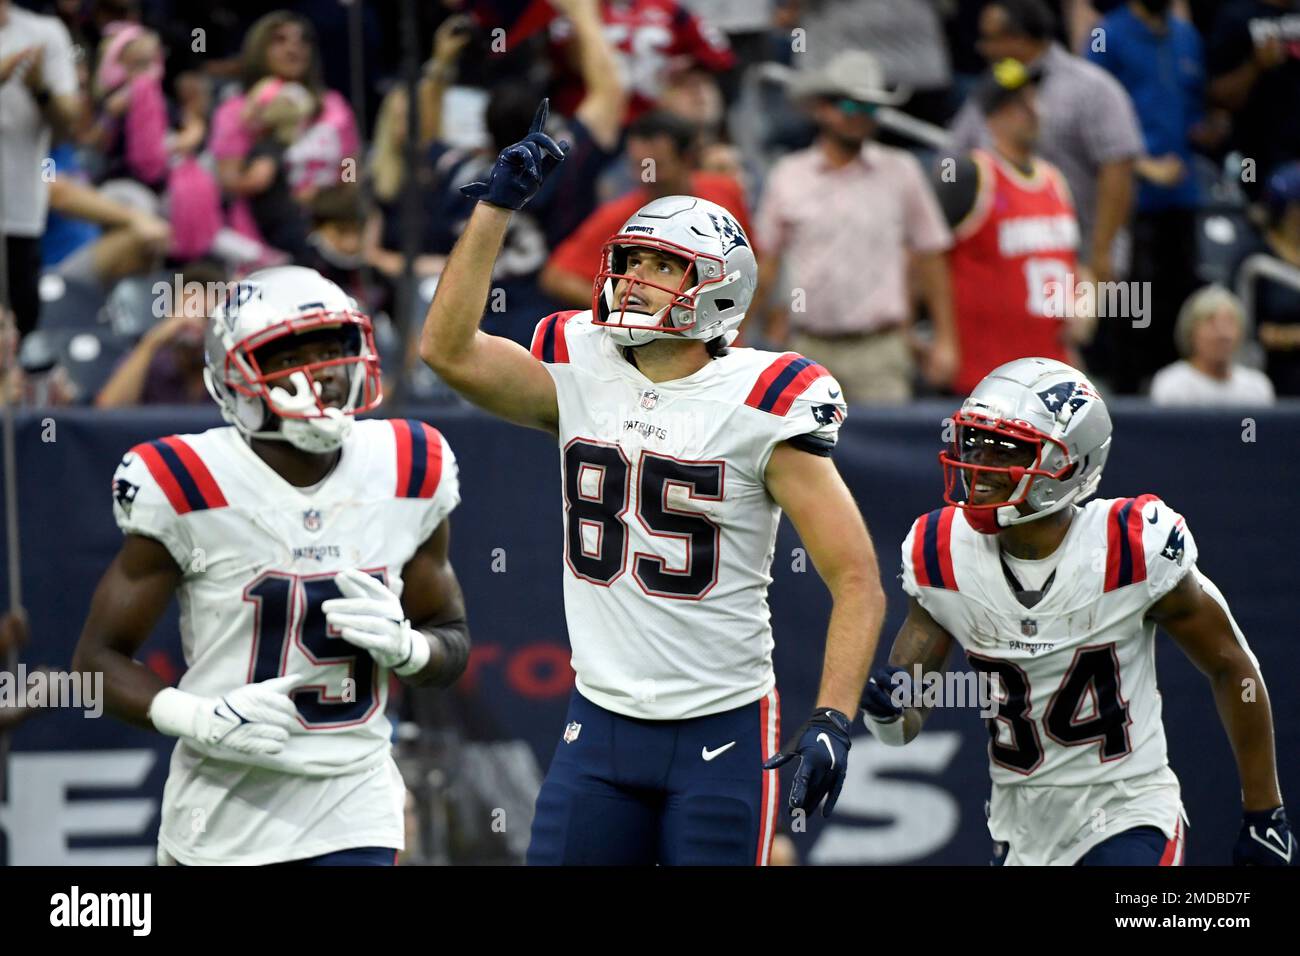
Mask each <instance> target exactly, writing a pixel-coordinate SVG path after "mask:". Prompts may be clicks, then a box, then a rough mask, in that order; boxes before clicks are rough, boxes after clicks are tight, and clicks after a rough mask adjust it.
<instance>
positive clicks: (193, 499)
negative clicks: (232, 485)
mask: <svg viewBox="0 0 1300 956" xmlns="http://www.w3.org/2000/svg"><path fill="white" fill-rule="evenodd" d="M131 451H132V452H133V453H134V454H136V455H139V456H140V458H141V460H143V461H144V463H145V466H146V467H147V468H148V469H149V474H151V475H153V480H154V481H156V482H158V487H159V488H161V489H162V492H163V494H164V495H166V496H167V500H168V502H170V503H171V506H172V508H173V509H175V511H176V513H177V514H178V515H183V514H188V513H189V512H191V511H206V510H208V509H209V508H224V507H226V504H227V502H226V498H225V496H224V495H223V494H222V493H221V489H220V488H219V487H217V481H216V479H215V478H213V477H212V472H210V471H209V470H208V466H207V465H205V464H203V460H202V459H201V458H199V456H198V454H197V453H196V452H195V451H194V449H193V448H191V447H190V446H189V445H187V444H185V442H184V441H182V440H181V439H180V437H179V436H176V435H170V436H168V437H167V438H159V439H156V440H155V441H150V442H145V443H144V444H141V445H136V446H135V447H134V448H132V449H131Z"/></svg>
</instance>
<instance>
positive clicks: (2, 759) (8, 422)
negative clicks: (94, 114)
mask: <svg viewBox="0 0 1300 956" xmlns="http://www.w3.org/2000/svg"><path fill="white" fill-rule="evenodd" d="M3 157H4V151H3V150H2V149H0V183H2V182H5V181H6V180H5V170H4V166H3V162H4V160H3ZM4 217H5V213H4V190H3V187H0V303H3V304H4V306H5V308H6V309H8V307H9V235H8V233H7V232H6V227H5V224H4V222H5V218H4ZM10 311H11V312H12V310H10ZM13 323H14V328H15V332H16V331H17V326H18V316H17V315H14V316H13ZM14 361H15V362H16V361H17V355H16V354H15V356H14ZM8 366H9V354H8V350H6V351H5V352H4V354H0V382H4V383H5V384H4V387H2V388H0V391H2V392H4V394H2V395H0V405H2V406H3V408H4V420H3V432H4V434H3V441H4V483H5V557H6V559H7V560H6V565H7V567H8V570H9V610H10V612H12V613H17V614H21V613H22V609H23V590H22V587H23V582H22V563H21V556H20V554H19V549H18V545H19V541H18V469H17V467H16V465H15V457H14V410H13V406H12V405H11V404H10V403H9V394H8V392H9V390H8V384H7V383H8V373H9V367H8ZM4 667H5V670H7V671H9V672H10V673H11V674H12V673H16V672H17V670H18V648H17V647H11V648H9V650H8V653H7V654H6V655H5V661H4ZM8 786H9V731H7V730H5V729H3V728H0V801H4V800H7V799H8V797H9V790H8Z"/></svg>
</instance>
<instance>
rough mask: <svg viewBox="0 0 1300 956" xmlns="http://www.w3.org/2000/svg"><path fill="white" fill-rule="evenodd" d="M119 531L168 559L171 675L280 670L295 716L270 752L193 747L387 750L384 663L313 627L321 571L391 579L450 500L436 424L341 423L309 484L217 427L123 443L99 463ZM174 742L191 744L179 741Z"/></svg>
mask: <svg viewBox="0 0 1300 956" xmlns="http://www.w3.org/2000/svg"><path fill="white" fill-rule="evenodd" d="M113 499H114V503H113V511H114V515H115V517H116V518H117V523H118V525H119V526H120V527H121V529H122V530H123V531H124V532H127V533H131V534H139V535H144V536H146V537H149V538H153V539H155V540H157V541H159V542H161V543H162V544H163V545H164V546H165V547H166V548H167V550H168V551H169V552H170V553H171V555H172V557H173V558H174V559H175V561H176V563H177V565H178V566H179V567H180V568H181V570H182V571H183V573H184V577H183V579H182V582H181V585H180V588H179V591H178V597H179V600H180V610H181V618H180V629H181V642H182V647H183V651H184V656H185V663H186V665H187V670H186V671H185V674H184V676H183V677H182V678H181V680H180V684H179V686H180V688H181V689H182V690H185V691H189V692H192V693H195V694H201V695H204V696H220V695H222V694H225V693H228V692H229V691H231V690H233V689H235V688H236V687H240V686H242V685H244V684H247V683H252V682H259V681H263V680H267V679H268V678H272V677H278V676H280V675H284V674H299V675H302V677H303V680H302V684H301V686H300V688H299V689H297V690H295V691H294V692H293V699H294V703H295V704H296V705H297V708H298V720H299V723H300V724H301V728H300V729H299V731H298V732H296V733H294V734H293V735H292V736H291V737H290V738H289V741H288V743H287V744H286V746H285V748H284V750H283V751H281V753H279V754H278V755H276V756H273V757H260V758H258V757H240V756H238V755H233V754H230V753H227V752H218V753H214V754H208V756H216V757H219V759H221V760H223V761H239V762H244V763H248V764H253V765H257V766H260V767H264V768H267V769H272V770H279V771H283V772H286V773H291V774H302V775H307V776H334V775H339V774H346V773H350V772H353V771H357V770H361V769H363V768H365V767H367V766H370V765H374V764H375V763H377V762H379V761H380V760H381V759H382V758H383V757H384V756H386V755H387V753H388V750H389V736H390V727H389V723H388V720H387V718H386V717H385V714H384V710H385V705H386V702H387V696H388V689H387V688H388V674H387V672H386V671H384V670H383V669H382V668H380V667H379V666H378V665H377V664H375V663H374V661H373V660H372V658H371V657H370V655H369V654H368V653H366V652H365V651H362V650H359V649H358V648H356V647H354V646H352V645H351V644H349V643H348V642H347V641H344V640H343V639H342V638H341V637H338V636H336V635H332V634H330V633H329V632H328V629H327V625H326V622H325V615H324V613H323V612H322V611H321V604H322V602H324V601H326V600H328V599H329V598H332V597H341V596H342V595H341V594H340V593H339V591H338V588H337V586H336V585H335V584H334V580H333V579H334V575H335V574H336V573H337V572H339V571H341V570H343V569H345V568H361V569H364V570H366V571H368V572H370V573H371V574H373V575H375V576H377V577H379V578H380V579H381V580H383V581H385V582H386V583H387V584H388V586H389V587H390V588H392V589H393V591H395V592H396V593H397V594H399V595H400V594H401V593H402V588H403V584H402V577H401V575H402V569H403V567H404V566H405V565H406V563H407V562H408V561H409V560H410V559H411V557H412V556H413V555H414V553H415V551H416V549H418V548H419V547H420V545H421V544H423V543H424V542H425V541H426V540H427V539H428V538H429V536H430V535H431V534H432V533H433V531H434V529H435V528H436V527H437V526H438V524H439V523H440V522H441V521H442V520H443V518H445V517H446V516H447V515H448V514H449V513H450V512H451V510H452V509H453V508H455V506H456V504H457V503H458V502H459V490H458V480H457V472H456V462H455V458H454V456H453V455H452V453H451V449H450V447H449V446H448V445H447V443H446V441H445V440H444V439H443V438H442V436H441V435H440V434H439V433H438V432H437V431H436V430H435V429H433V428H431V427H430V426H428V425H426V424H424V423H422V422H418V421H410V420H399V419H394V420H378V419H376V420H368V421H358V422H356V423H355V425H354V427H353V429H352V431H351V433H350V434H349V436H348V438H347V440H346V442H345V443H344V445H343V449H342V455H341V456H340V458H339V462H338V464H337V466H336V467H335V469H334V471H333V472H332V473H330V474H329V475H328V476H327V477H326V478H325V480H324V481H323V482H322V483H321V484H319V485H318V486H316V487H315V488H314V489H313V490H311V491H310V492H309V491H307V490H304V489H300V488H295V487H294V486H292V485H290V484H289V483H288V482H286V481H285V480H284V479H283V478H281V477H280V475H279V474H278V473H276V472H275V471H274V470H273V469H272V468H271V467H270V466H269V465H267V464H266V463H265V462H264V461H262V459H261V458H259V457H258V456H257V454H256V453H254V452H253V450H252V449H251V448H250V447H249V445H248V443H247V442H246V441H245V440H244V439H243V438H242V437H241V436H240V434H239V433H238V432H237V431H236V430H235V429H234V428H232V427H222V428H214V429H211V430H209V431H206V432H203V433H201V434H195V435H173V436H171V437H169V438H162V439H159V440H157V441H152V442H146V443H144V444H141V445H137V446H135V447H134V448H132V449H131V451H130V452H128V453H127V455H126V456H125V457H124V458H123V460H122V464H121V465H120V466H119V467H118V469H117V473H116V474H115V475H114V478H113ZM183 746H185V747H186V748H189V749H191V750H193V751H196V752H200V753H202V752H203V748H201V747H199V745H197V744H194V743H192V742H186V743H185V744H184V745H183Z"/></svg>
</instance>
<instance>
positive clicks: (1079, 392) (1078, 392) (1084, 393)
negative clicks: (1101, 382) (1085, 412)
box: [1038, 382, 1101, 414]
mask: <svg viewBox="0 0 1300 956" xmlns="http://www.w3.org/2000/svg"><path fill="white" fill-rule="evenodd" d="M1038 397H1039V399H1040V400H1041V401H1042V403H1043V404H1044V405H1046V406H1047V410H1048V411H1049V412H1051V413H1052V414H1056V412H1058V411H1060V409H1061V408H1063V407H1064V406H1066V405H1069V406H1070V408H1071V409H1072V410H1073V411H1076V412H1077V411H1078V410H1079V409H1080V408H1082V407H1083V406H1084V405H1085V404H1087V402H1088V399H1090V398H1100V397H1101V396H1099V395H1098V394H1097V393H1096V392H1094V391H1093V390H1092V386H1090V385H1089V384H1088V383H1087V382H1059V383H1057V384H1056V385H1053V386H1052V387H1051V388H1049V389H1046V390H1045V391H1042V392H1039V393H1038Z"/></svg>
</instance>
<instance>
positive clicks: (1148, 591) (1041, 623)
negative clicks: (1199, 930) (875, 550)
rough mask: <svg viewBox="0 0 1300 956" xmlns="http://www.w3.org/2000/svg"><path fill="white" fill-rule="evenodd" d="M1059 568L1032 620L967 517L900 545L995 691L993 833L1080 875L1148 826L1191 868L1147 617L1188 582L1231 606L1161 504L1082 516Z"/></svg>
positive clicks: (909, 586)
mask: <svg viewBox="0 0 1300 956" xmlns="http://www.w3.org/2000/svg"><path fill="white" fill-rule="evenodd" d="M1054 557H1056V562H1055V566H1054V573H1053V576H1052V579H1051V582H1050V584H1049V585H1048V586H1047V587H1046V593H1045V594H1043V596H1042V597H1041V598H1040V599H1039V600H1038V601H1037V603H1034V604H1033V605H1032V606H1028V607H1027V606H1026V605H1025V604H1024V603H1023V602H1022V601H1021V600H1020V599H1019V598H1018V597H1017V595H1016V593H1015V592H1014V591H1013V590H1012V588H1011V585H1010V582H1009V581H1008V579H1007V574H1006V573H1005V571H1004V568H1003V556H1002V553H1001V550H1000V545H999V542H998V538H997V536H995V535H987V534H979V533H977V532H976V531H975V530H974V529H973V528H972V527H971V526H970V524H969V523H968V522H967V520H966V516H965V513H964V512H963V511H961V509H959V508H956V507H951V506H950V507H946V508H941V509H939V510H936V511H932V512H930V513H929V514H926V515H922V516H921V517H920V518H918V519H917V520H916V522H915V523H914V524H913V525H912V529H911V532H910V533H909V534H908V536H907V538H906V540H905V541H904V542H903V548H902V561H903V574H902V577H903V588H904V590H905V591H906V592H907V593H908V594H910V595H911V596H913V597H914V598H915V599H916V600H917V601H918V602H919V603H920V604H921V606H922V607H923V608H924V609H925V610H926V611H927V612H928V613H929V614H930V616H931V617H933V618H934V620H935V621H936V622H937V623H938V624H939V625H941V626H942V627H943V628H944V629H945V630H946V631H947V632H948V633H949V634H951V635H952V636H953V637H954V638H955V639H956V640H957V641H958V642H959V643H960V644H961V646H962V648H963V650H964V651H965V652H966V657H967V660H968V661H969V662H970V665H971V667H972V668H973V669H974V670H976V671H977V672H979V673H981V674H985V675H989V676H990V677H991V678H994V680H993V686H994V687H995V688H997V690H998V694H997V697H998V700H997V713H996V715H995V716H994V717H992V718H991V719H989V721H988V724H989V736H990V739H989V764H990V773H991V775H992V778H993V799H992V801H991V804H990V820H989V829H990V831H991V832H992V834H993V837H994V839H995V840H998V841H1006V842H1009V843H1010V844H1011V847H1012V852H1013V854H1016V855H1017V856H1018V859H1017V860H1015V861H1013V862H1024V863H1073V862H1076V861H1077V860H1078V859H1079V858H1080V857H1082V856H1083V855H1084V854H1085V853H1086V852H1087V851H1088V850H1089V849H1090V848H1092V847H1093V846H1095V845H1096V844H1098V843H1100V842H1101V841H1102V840H1104V839H1106V838H1107V837H1108V836H1111V835H1114V834H1115V833H1118V832H1121V831H1123V830H1125V829H1128V828H1131V827H1137V826H1155V827H1158V828H1159V829H1160V830H1162V831H1163V832H1164V833H1165V834H1166V836H1167V837H1169V839H1170V840H1171V841H1172V846H1173V849H1171V851H1170V852H1172V853H1175V854H1180V853H1181V849H1180V847H1181V834H1182V829H1183V825H1184V823H1183V819H1182V805H1181V800H1180V797H1179V788H1178V781H1177V778H1176V777H1175V776H1174V774H1173V772H1172V771H1171V770H1170V768H1169V765H1168V761H1167V757H1166V750H1165V734H1164V727H1163V724H1162V723H1161V719H1160V693H1159V691H1158V690H1157V687H1156V669H1155V635H1156V625H1155V623H1154V622H1153V621H1152V620H1150V619H1149V618H1148V617H1147V612H1148V610H1149V609H1150V608H1151V606H1152V605H1153V604H1154V603H1155V602H1157V601H1158V600H1160V598H1162V597H1163V596H1165V595H1166V594H1168V593H1169V592H1170V591H1171V590H1172V589H1173V588H1174V587H1175V586H1176V585H1177V584H1178V582H1179V581H1180V580H1182V578H1183V576H1184V575H1186V574H1189V573H1190V574H1195V575H1197V578H1198V580H1199V582H1200V584H1201V587H1202V588H1203V589H1205V591H1206V592H1207V593H1209V594H1210V595H1211V596H1212V597H1213V598H1214V599H1215V600H1216V601H1218V602H1219V603H1220V604H1221V605H1222V606H1223V609H1224V612H1225V614H1228V608H1227V603H1226V601H1224V600H1223V597H1222V595H1221V594H1219V592H1218V590H1217V588H1215V586H1214V584H1213V583H1212V582H1211V581H1209V579H1208V578H1206V577H1205V576H1204V575H1202V574H1201V573H1200V572H1199V571H1198V570H1197V569H1196V567H1195V564H1196V542H1195V539H1194V538H1193V537H1192V534H1191V532H1190V531H1189V530H1188V528H1187V526H1186V523H1185V521H1184V520H1183V518H1182V516H1181V515H1179V514H1178V513H1177V512H1176V511H1174V510H1173V509H1172V508H1170V507H1169V506H1168V505H1167V504H1165V503H1164V502H1163V501H1161V500H1160V499H1159V498H1157V497H1156V496H1154V495H1142V496H1140V497H1138V498H1117V499H1110V500H1093V501H1090V502H1088V503H1087V504H1085V505H1083V506H1082V507H1081V508H1079V509H1078V510H1077V511H1075V513H1074V517H1073V520H1072V521H1071V523H1070V528H1069V531H1068V532H1067V534H1066V537H1065V539H1064V540H1063V541H1062V542H1061V544H1060V546H1059V547H1058V549H1057V551H1056V553H1055V555H1054ZM1228 616H1229V619H1230V620H1231V615H1230V614H1228ZM1233 627H1234V629H1236V624H1235V622H1234V623H1233ZM1237 635H1238V639H1239V640H1241V641H1242V642H1243V644H1244V640H1245V639H1244V637H1242V636H1241V634H1240V630H1237ZM1171 862H1173V861H1171Z"/></svg>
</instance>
